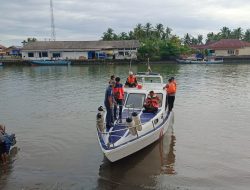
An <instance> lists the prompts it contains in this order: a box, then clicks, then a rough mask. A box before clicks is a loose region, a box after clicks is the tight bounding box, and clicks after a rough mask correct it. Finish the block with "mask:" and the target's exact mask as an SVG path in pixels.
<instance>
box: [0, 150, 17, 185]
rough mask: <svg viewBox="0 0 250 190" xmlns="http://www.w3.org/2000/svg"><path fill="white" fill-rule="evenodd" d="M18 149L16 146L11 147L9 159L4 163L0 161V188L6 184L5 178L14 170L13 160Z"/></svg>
mask: <svg viewBox="0 0 250 190" xmlns="http://www.w3.org/2000/svg"><path fill="white" fill-rule="evenodd" d="M18 150H19V149H18V148H17V147H13V148H12V149H11V150H10V156H9V161H8V162H7V163H6V164H4V165H3V163H1V162H0V182H1V183H0V189H3V188H4V187H5V186H6V185H7V184H6V183H7V181H8V180H7V179H8V177H9V176H10V175H11V173H12V171H13V170H14V162H15V160H16V155H17V153H18Z"/></svg>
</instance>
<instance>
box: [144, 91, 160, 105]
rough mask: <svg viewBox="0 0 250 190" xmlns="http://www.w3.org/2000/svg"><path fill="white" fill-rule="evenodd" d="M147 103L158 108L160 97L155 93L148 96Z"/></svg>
mask: <svg viewBox="0 0 250 190" xmlns="http://www.w3.org/2000/svg"><path fill="white" fill-rule="evenodd" d="M146 104H147V105H148V106H149V107H154V108H158V107H159V97H158V96H156V95H155V94H154V96H153V97H151V96H148V97H147V99H146Z"/></svg>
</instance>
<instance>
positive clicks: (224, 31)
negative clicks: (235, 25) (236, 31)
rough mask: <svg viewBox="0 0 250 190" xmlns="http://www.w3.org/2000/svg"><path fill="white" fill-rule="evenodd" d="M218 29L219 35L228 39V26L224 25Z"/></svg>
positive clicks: (229, 33) (229, 31)
mask: <svg viewBox="0 0 250 190" xmlns="http://www.w3.org/2000/svg"><path fill="white" fill-rule="evenodd" d="M220 31H221V32H220V36H221V38H222V39H229V38H230V36H231V30H230V29H229V28H228V27H225V26H224V27H223V28H222V29H221V30H220Z"/></svg>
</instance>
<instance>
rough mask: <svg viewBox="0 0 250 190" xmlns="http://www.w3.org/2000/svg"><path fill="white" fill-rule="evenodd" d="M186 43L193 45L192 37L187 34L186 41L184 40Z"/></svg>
mask: <svg viewBox="0 0 250 190" xmlns="http://www.w3.org/2000/svg"><path fill="white" fill-rule="evenodd" d="M183 40H184V41H183V42H184V44H185V45H191V43H192V42H191V36H190V35H189V34H188V33H187V34H186V35H185V36H184V39H183Z"/></svg>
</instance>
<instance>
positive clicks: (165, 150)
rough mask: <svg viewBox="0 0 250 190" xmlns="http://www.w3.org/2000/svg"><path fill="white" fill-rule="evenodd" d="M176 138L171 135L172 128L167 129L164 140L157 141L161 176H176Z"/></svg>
mask: <svg viewBox="0 0 250 190" xmlns="http://www.w3.org/2000/svg"><path fill="white" fill-rule="evenodd" d="M175 142H176V138H175V136H174V134H173V128H172V127H169V128H168V130H167V132H166V134H165V136H164V138H162V139H160V141H159V152H160V158H161V174H169V175H173V174H176V172H175V168H174V166H175V154H174V146H175Z"/></svg>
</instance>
